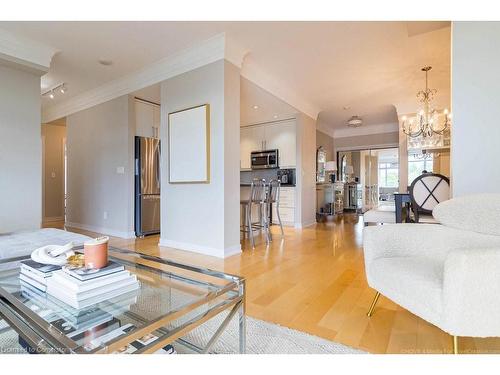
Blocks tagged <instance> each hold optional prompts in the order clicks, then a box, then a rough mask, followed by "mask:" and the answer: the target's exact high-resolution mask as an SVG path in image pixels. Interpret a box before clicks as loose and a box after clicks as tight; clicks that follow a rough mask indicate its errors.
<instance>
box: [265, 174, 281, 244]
mask: <svg viewBox="0 0 500 375" xmlns="http://www.w3.org/2000/svg"><path fill="white" fill-rule="evenodd" d="M280 189H281V181H280V180H277V179H272V180H271V181H269V191H268V194H267V203H268V207H269V210H270V211H272V207H273V204H275V205H276V216H277V217H278V223H279V226H280V229H281V237H284V236H285V233H284V232H283V223H282V222H281V216H280ZM267 217H268V218H269V215H268V216H267ZM268 220H269V219H268ZM269 238H270V239H271V234H270V233H269Z"/></svg>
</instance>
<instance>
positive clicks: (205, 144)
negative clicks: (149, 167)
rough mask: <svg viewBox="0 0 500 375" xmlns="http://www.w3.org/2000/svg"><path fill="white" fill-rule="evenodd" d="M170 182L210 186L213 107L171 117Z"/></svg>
mask: <svg viewBox="0 0 500 375" xmlns="http://www.w3.org/2000/svg"><path fill="white" fill-rule="evenodd" d="M168 170H169V176H168V181H169V183H171V184H207V183H210V105H209V104H203V105H199V106H196V107H191V108H187V109H183V110H180V111H176V112H171V113H169V114H168Z"/></svg>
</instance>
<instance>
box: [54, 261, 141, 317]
mask: <svg viewBox="0 0 500 375" xmlns="http://www.w3.org/2000/svg"><path fill="white" fill-rule="evenodd" d="M138 288H139V282H138V281H137V277H136V276H135V275H133V274H131V273H130V272H129V271H127V270H125V268H124V267H123V265H121V264H118V263H116V262H110V263H109V264H108V266H106V267H104V268H101V269H98V270H88V269H76V270H73V269H70V268H66V267H63V269H61V270H58V271H54V272H53V274H52V277H50V278H49V279H47V293H48V294H50V295H51V296H53V297H55V298H57V299H59V300H61V301H62V302H64V303H66V304H68V305H70V306H71V307H73V308H75V309H83V308H86V307H88V306H91V305H93V304H96V303H99V302H102V301H105V300H107V299H110V298H113V297H116V296H119V295H121V294H123V293H127V292H130V291H133V290H136V289H138Z"/></svg>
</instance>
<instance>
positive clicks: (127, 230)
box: [66, 95, 135, 238]
mask: <svg viewBox="0 0 500 375" xmlns="http://www.w3.org/2000/svg"><path fill="white" fill-rule="evenodd" d="M133 108H134V103H133V99H132V98H131V97H129V96H126V95H125V96H122V97H119V98H117V99H113V100H110V101H108V102H106V103H103V104H99V105H97V106H95V107H92V108H89V109H86V110H83V111H80V112H77V113H75V114H72V115H70V116H68V117H67V118H66V127H67V157H68V177H67V183H68V187H67V188H68V212H67V220H68V223H67V225H69V226H75V227H79V228H82V229H87V230H91V231H95V232H99V233H105V234H109V235H112V236H117V237H123V238H129V237H134V232H133V223H134V220H133V214H134V212H133V207H134V206H133V199H134V168H133V164H134V153H133V141H134V133H135V121H134V118H135V115H134V112H133ZM118 167H123V168H124V173H123V174H119V173H118V171H117V168H118ZM105 213H106V214H107V218H105Z"/></svg>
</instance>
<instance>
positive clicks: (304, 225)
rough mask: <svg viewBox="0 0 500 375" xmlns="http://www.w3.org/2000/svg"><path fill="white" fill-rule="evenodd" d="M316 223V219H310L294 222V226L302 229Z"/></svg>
mask: <svg viewBox="0 0 500 375" xmlns="http://www.w3.org/2000/svg"><path fill="white" fill-rule="evenodd" d="M314 224H316V221H311V222H310V223H304V224H303V223H295V228H297V229H303V228H307V227H310V226H312V225H314Z"/></svg>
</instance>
